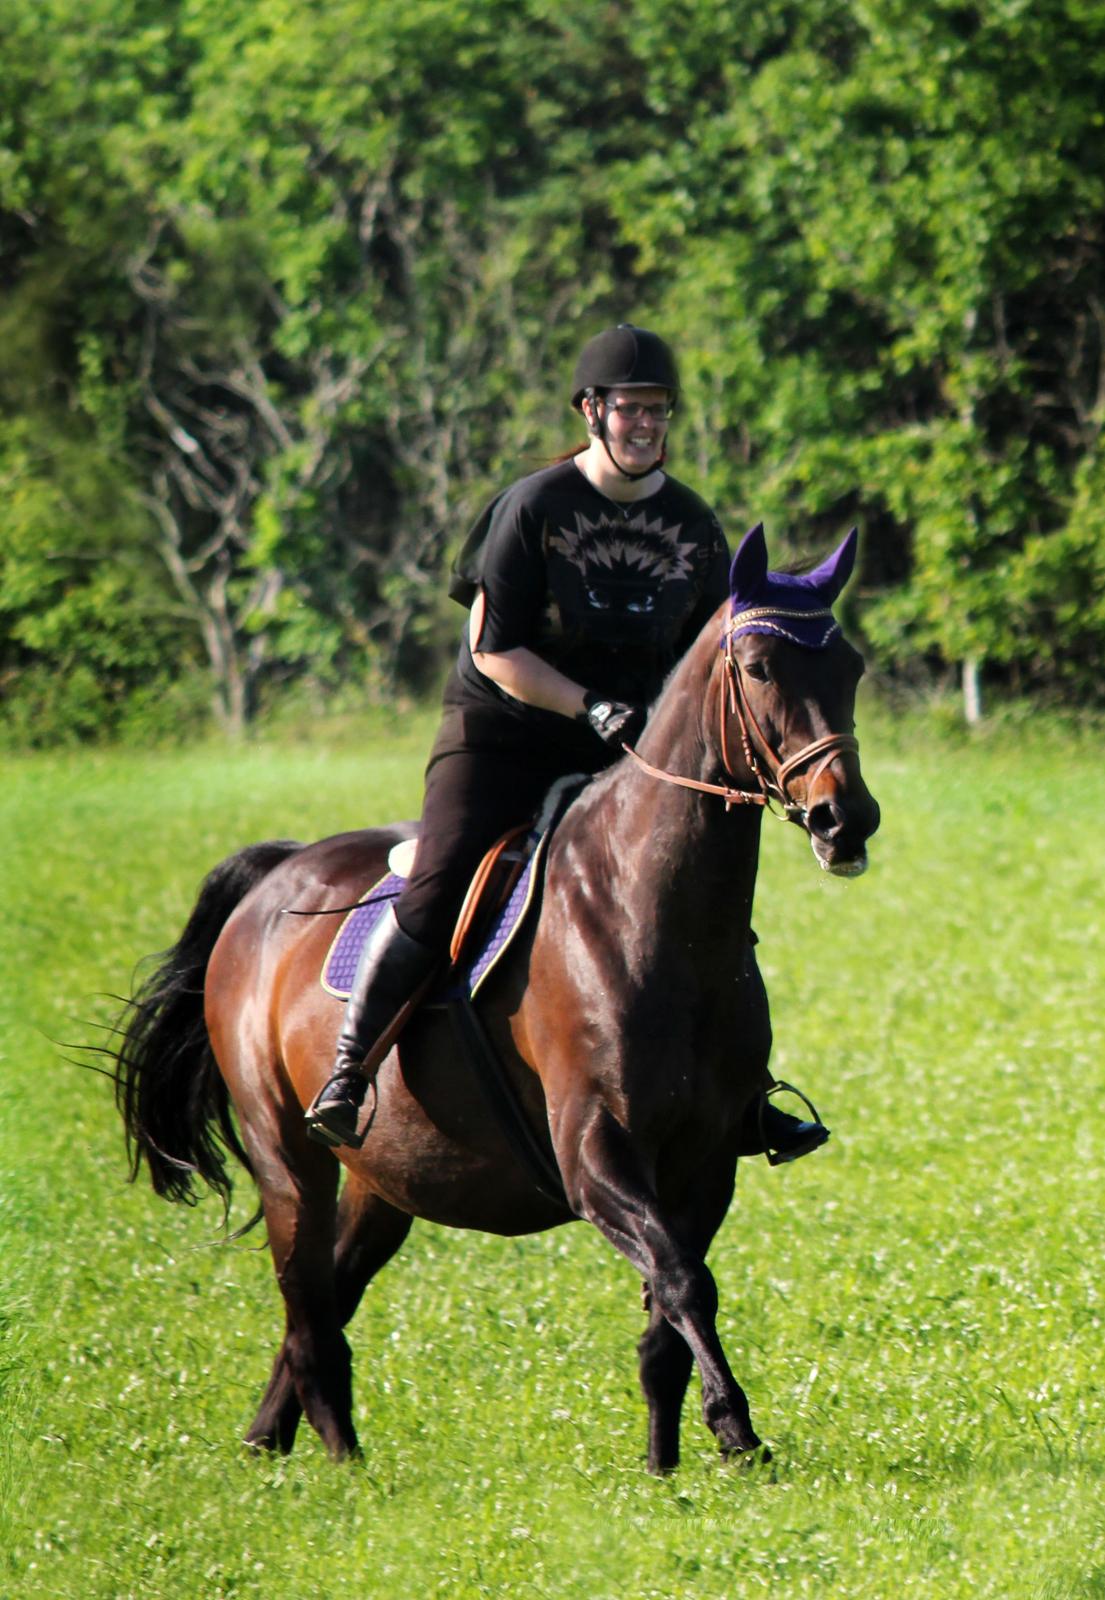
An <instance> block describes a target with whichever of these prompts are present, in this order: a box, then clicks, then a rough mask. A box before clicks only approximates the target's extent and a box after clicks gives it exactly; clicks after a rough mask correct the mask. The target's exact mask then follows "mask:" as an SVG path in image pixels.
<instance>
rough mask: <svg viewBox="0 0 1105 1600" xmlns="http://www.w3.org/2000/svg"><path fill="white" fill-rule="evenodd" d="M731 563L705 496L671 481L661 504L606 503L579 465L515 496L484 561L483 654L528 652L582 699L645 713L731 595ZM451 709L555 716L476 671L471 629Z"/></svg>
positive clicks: (569, 464) (538, 718) (562, 466)
mask: <svg viewBox="0 0 1105 1600" xmlns="http://www.w3.org/2000/svg"><path fill="white" fill-rule="evenodd" d="M728 571H729V552H728V549H727V547H726V544H725V538H724V535H723V534H722V531H721V528H720V526H719V524H718V520H717V518H716V516H715V515H714V513H713V512H712V511H711V509H710V507H709V506H708V505H707V504H706V502H705V501H704V500H703V499H701V497H700V496H699V495H697V494H695V493H694V492H693V491H692V490H690V489H688V488H687V487H686V486H685V485H684V484H681V483H679V482H678V481H677V480H676V479H674V478H669V477H665V478H664V481H663V483H662V484H661V487H660V488H659V489H658V490H657V491H656V493H655V494H652V495H649V497H648V498H647V499H645V500H636V501H632V502H629V503H623V502H619V501H615V500H609V499H607V497H606V496H605V495H604V494H602V493H600V491H599V490H598V489H596V488H595V487H594V485H593V484H592V483H591V482H590V481H589V479H587V478H585V477H584V475H583V473H582V472H581V471H580V469H579V467H578V466H577V465H576V463H575V460H574V458H573V459H572V460H569V461H564V462H559V463H557V465H555V466H552V467H546V468H544V469H543V470H542V471H541V472H536V473H534V474H533V475H532V476H531V477H528V478H523V479H521V480H520V481H519V482H518V483H515V484H513V485H512V486H511V488H509V489H508V490H507V491H506V492H505V493H504V494H503V496H502V498H501V499H500V500H499V502H498V503H497V505H496V507H495V510H494V513H493V515H492V518H491V523H490V527H489V529H488V534H487V541H486V544H485V546H484V550H483V556H482V561H481V569H480V576H481V583H482V588H483V592H484V596H485V599H486V612H485V616H484V623H483V629H482V631H481V634H480V639H479V645H480V648H481V650H486V651H489V652H499V651H506V650H513V649H517V648H518V647H519V646H524V647H525V648H526V649H528V650H532V651H533V652H534V654H535V655H539V656H541V657H542V659H543V660H545V661H547V662H549V663H550V664H551V665H552V666H554V667H557V668H558V669H559V670H560V671H561V672H563V673H564V674H565V675H566V676H567V677H569V678H571V679H573V680H574V681H575V682H576V683H579V684H582V685H583V686H584V687H585V688H588V689H593V690H595V691H597V692H598V693H599V694H602V695H606V696H609V697H610V698H611V699H615V700H629V701H636V702H648V701H651V700H653V699H654V698H655V696H656V695H657V694H658V693H659V690H660V686H661V685H662V683H663V681H664V679H665V677H666V676H667V674H668V672H669V671H670V669H671V668H672V666H674V664H675V662H676V661H678V660H679V658H680V656H682V654H683V653H684V651H685V650H686V649H687V648H688V646H689V645H690V644H691V643H692V642H693V641H694V639H695V638H696V637H697V635H698V633H699V631H700V630H701V628H702V626H703V625H704V623H705V622H706V621H707V620H708V619H709V617H710V616H711V615H712V614H713V613H714V611H716V610H717V607H718V606H719V605H720V604H721V602H722V600H724V599H725V597H726V595H727V594H728ZM445 699H446V703H447V704H452V705H460V706H468V707H471V708H473V709H475V708H476V707H485V708H488V709H490V708H491V707H493V706H494V707H498V708H499V709H500V711H505V712H506V713H507V714H508V715H510V716H512V717H516V718H520V719H522V720H525V721H532V722H538V723H545V722H547V720H548V719H549V718H550V717H552V718H554V719H555V721H557V722H563V721H564V719H563V718H558V717H556V714H555V713H554V712H548V711H541V710H538V709H536V708H534V707H531V706H526V705H524V704H523V703H522V702H521V701H518V700H516V699H514V698H513V697H512V696H511V695H508V694H505V693H504V692H503V691H502V690H501V689H500V688H499V687H498V685H497V684H495V683H493V682H492V680H491V679H490V678H488V677H486V676H485V675H484V674H483V673H482V672H480V670H479V669H478V667H477V666H476V664H475V662H474V661H473V660H472V653H471V650H470V649H469V644H468V630H467V629H465V632H464V635H463V638H462V640H461V648H460V656H459V659H458V661H457V665H456V669H455V671H454V673H453V674H452V676H451V678H450V681H449V683H448V685H447V687H446V694H445Z"/></svg>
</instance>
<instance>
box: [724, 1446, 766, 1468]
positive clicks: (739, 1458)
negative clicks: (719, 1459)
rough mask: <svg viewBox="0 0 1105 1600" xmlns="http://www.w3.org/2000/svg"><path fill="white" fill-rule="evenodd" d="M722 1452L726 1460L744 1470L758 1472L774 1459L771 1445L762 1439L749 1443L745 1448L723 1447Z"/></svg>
mask: <svg viewBox="0 0 1105 1600" xmlns="http://www.w3.org/2000/svg"><path fill="white" fill-rule="evenodd" d="M721 1453H722V1456H723V1457H724V1458H725V1460H726V1461H731V1462H732V1463H733V1465H734V1466H736V1467H739V1468H740V1470H741V1471H742V1472H756V1471H758V1470H759V1468H760V1467H766V1466H767V1464H768V1462H769V1461H771V1459H772V1455H771V1447H770V1445H766V1444H764V1443H763V1441H762V1440H760V1439H757V1441H756V1443H755V1444H753V1445H747V1446H746V1447H745V1448H744V1449H740V1450H726V1449H723V1450H722V1452H721Z"/></svg>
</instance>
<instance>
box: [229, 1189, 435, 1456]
mask: <svg viewBox="0 0 1105 1600" xmlns="http://www.w3.org/2000/svg"><path fill="white" fill-rule="evenodd" d="M327 1159H330V1160H331V1161H332V1160H333V1158H332V1157H328V1158H327ZM410 1227H411V1218H410V1217H409V1216H407V1215H406V1214H405V1213H404V1212H402V1211H396V1209H395V1208H394V1206H390V1205H388V1204H387V1202H386V1201H385V1200H381V1199H380V1197H379V1196H378V1195H375V1194H373V1193H372V1191H371V1190H369V1189H367V1188H365V1187H364V1186H363V1185H362V1184H360V1183H359V1182H358V1181H357V1180H356V1178H353V1177H350V1178H349V1180H348V1181H347V1183H346V1185H345V1188H344V1190H343V1191H342V1196H341V1200H340V1202H339V1205H338V1212H337V1245H336V1248H335V1251H334V1289H335V1294H336V1297H337V1311H338V1319H339V1322H340V1324H341V1326H342V1327H344V1326H345V1325H346V1323H348V1321H349V1319H350V1318H351V1317H352V1315H353V1313H354V1312H355V1311H356V1309H357V1307H358V1305H359V1304H360V1300H361V1296H362V1295H363V1293H364V1291H365V1288H366V1287H367V1285H368V1284H369V1283H370V1282H371V1281H372V1279H373V1278H374V1277H375V1276H376V1274H377V1272H379V1271H380V1269H381V1267H384V1266H386V1265H387V1263H388V1262H389V1261H390V1260H391V1258H392V1256H393V1255H394V1254H395V1252H396V1251H397V1250H398V1249H399V1247H400V1245H401V1244H402V1243H403V1241H404V1239H405V1238H406V1237H407V1234H408V1233H409V1232H410ZM302 1415H303V1406H302V1404H301V1402H300V1398H299V1393H298V1391H297V1389H296V1384H295V1378H294V1376H293V1372H292V1365H291V1361H290V1359H289V1353H288V1340H287V1338H285V1340H284V1343H283V1344H282V1345H281V1347H280V1351H279V1354H278V1355H277V1357H276V1361H275V1362H274V1364H273V1369H272V1377H271V1378H270V1379H269V1385H268V1388H267V1389H266V1390H265V1395H264V1399H263V1400H262V1401H261V1404H260V1407H259V1408H258V1411H257V1415H256V1416H255V1417H254V1419H253V1423H252V1426H251V1427H250V1430H249V1432H248V1433H247V1434H246V1443H247V1444H249V1445H252V1446H254V1447H256V1448H258V1449H266V1450H279V1451H280V1452H281V1453H282V1454H284V1455H286V1454H287V1453H288V1451H290V1450H291V1448H292V1445H293V1444H294V1443H295V1435H296V1429H297V1428H298V1426H299V1420H300V1418H301V1417H302Z"/></svg>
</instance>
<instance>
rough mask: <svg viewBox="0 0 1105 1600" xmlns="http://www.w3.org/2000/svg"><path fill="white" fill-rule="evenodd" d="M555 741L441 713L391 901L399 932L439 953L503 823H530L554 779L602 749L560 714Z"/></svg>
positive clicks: (602, 759)
mask: <svg viewBox="0 0 1105 1600" xmlns="http://www.w3.org/2000/svg"><path fill="white" fill-rule="evenodd" d="M565 733H566V737H565V738H564V739H562V740H560V741H558V742H557V743H556V744H555V745H554V744H553V743H552V742H551V741H546V742H545V744H544V745H543V746H537V745H536V744H535V743H533V742H527V743H522V742H521V740H520V739H519V738H518V736H517V734H515V733H513V731H512V730H510V729H509V728H508V729H507V730H505V732H504V731H500V729H499V728H498V727H497V726H496V725H495V723H494V722H491V721H490V720H489V719H488V718H487V717H486V714H483V713H480V712H474V713H470V712H468V711H464V710H461V709H459V708H455V707H451V708H448V709H447V710H446V713H445V717H444V719H443V721H442V724H441V727H440V729H439V730H438V735H437V738H436V739H435V741H434V746H433V749H432V750H431V752H430V759H429V763H428V765H427V767H426V790H425V796H424V799H423V806H422V823H421V830H420V832H419V836H418V850H417V853H416V855H415V859H414V868H413V870H412V872H411V875H410V878H409V879H408V881H407V885H406V888H405V889H404V890H403V892H402V894H401V895H400V896H399V898H398V900H397V901H396V903H395V914H396V917H397V918H398V920H399V924H400V926H401V927H402V929H403V931H404V933H406V934H408V935H409V936H410V937H411V938H412V939H417V940H418V941H419V943H420V944H424V945H427V946H428V947H429V948H430V949H436V950H440V951H441V952H442V953H444V952H445V951H446V950H447V949H448V947H449V941H450V939H451V938H452V934H453V929H454V927H455V926H456V920H457V917H458V915H459V913H460V908H461V905H462V904H463V902H464V896H465V894H466V892H467V890H468V886H469V884H470V883H471V881H472V878H473V876H474V875H475V872H476V868H477V867H478V866H479V864H480V862H481V861H482V860H483V857H484V856H485V855H486V853H487V851H488V850H490V848H491V846H492V845H493V844H494V843H495V842H496V841H497V840H498V839H501V838H502V836H503V834H504V833H506V832H507V830H508V829H509V828H514V827H518V826H520V825H521V824H522V823H525V822H529V821H530V820H531V819H532V818H533V817H535V816H536V815H537V813H538V812H539V811H540V809H541V802H542V800H543V799H544V797H545V795H546V794H547V793H548V791H549V789H550V788H551V787H552V785H553V784H554V783H555V782H556V780H557V779H558V778H562V777H564V776H565V775H566V774H568V773H570V772H585V771H587V772H593V771H596V770H598V769H599V768H601V767H603V766H605V765H606V764H607V762H608V761H609V759H610V756H609V753H608V752H607V751H606V750H605V749H604V748H603V746H602V745H601V744H600V743H599V740H598V739H597V738H596V737H595V736H594V734H592V733H590V732H589V731H585V732H583V733H582V736H581V730H579V729H578V728H577V727H576V726H574V725H573V724H572V723H570V722H567V720H566V719H565Z"/></svg>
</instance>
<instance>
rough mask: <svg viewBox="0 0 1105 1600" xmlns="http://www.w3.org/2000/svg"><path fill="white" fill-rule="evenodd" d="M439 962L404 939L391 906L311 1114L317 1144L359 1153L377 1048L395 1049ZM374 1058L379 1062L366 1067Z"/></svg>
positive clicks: (369, 948) (366, 954) (359, 976)
mask: <svg viewBox="0 0 1105 1600" xmlns="http://www.w3.org/2000/svg"><path fill="white" fill-rule="evenodd" d="M437 962H438V957H437V953H436V951H433V950H429V949H427V947H426V946H425V945H424V944H419V942H418V940H417V939H412V938H411V937H410V935H409V934H406V933H404V932H403V930H402V928H401V927H400V926H399V921H398V918H397V917H396V915H395V908H394V907H393V906H388V908H387V910H386V911H385V912H384V914H383V916H382V917H381V918H380V920H379V921H378V922H377V923H376V925H375V927H374V928H372V930H371V931H370V933H369V935H368V938H367V940H366V941H365V946H364V949H363V950H362V951H361V955H360V959H359V961H358V962H357V972H356V976H355V977H354V979H353V987H352V990H351V991H350V995H349V999H348V1000H347V1001H346V1005H345V1016H344V1018H343V1019H342V1025H341V1033H340V1034H339V1035H338V1049H337V1055H336V1056H335V1059H334V1071H333V1073H332V1075H331V1076H330V1078H329V1079H328V1081H327V1082H326V1083H324V1084H323V1086H322V1088H321V1089H320V1090H319V1092H318V1094H317V1095H316V1096H315V1098H314V1100H313V1101H312V1103H311V1104H310V1106H308V1108H307V1113H306V1115H307V1132H308V1134H309V1135H310V1137H311V1138H312V1139H317V1140H318V1142H319V1143H320V1144H328V1145H331V1146H334V1145H340V1144H349V1145H353V1146H354V1147H355V1148H356V1149H359V1148H360V1146H361V1144H362V1143H363V1142H364V1140H363V1135H361V1134H358V1132H357V1117H358V1114H359V1112H360V1109H361V1104H362V1102H363V1100H364V1097H365V1093H366V1092H367V1089H368V1085H369V1082H370V1081H371V1078H372V1077H374V1076H375V1071H376V1068H377V1067H378V1066H379V1064H380V1060H381V1059H382V1056H383V1054H385V1053H386V1051H373V1046H374V1045H376V1044H377V1043H380V1044H384V1043H385V1040H386V1047H387V1049H390V1047H391V1045H392V1044H393V1043H394V1040H395V1037H396V1035H397V1030H396V1029H395V1028H394V1024H395V1023H396V1022H397V1021H398V1020H399V1013H400V1012H401V1011H402V1009H403V1007H404V1006H405V1005H406V1004H407V1003H408V1001H410V1000H412V999H414V997H415V995H416V994H417V991H418V990H419V989H420V988H421V987H422V985H423V984H424V983H425V981H426V980H427V979H428V978H429V977H430V975H431V974H432V972H433V969H434V967H435V966H436V965H437ZM388 1035H391V1037H387V1036H388ZM370 1052H372V1054H373V1055H375V1057H376V1059H375V1060H372V1061H366V1057H368V1056H369V1053H370Z"/></svg>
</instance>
